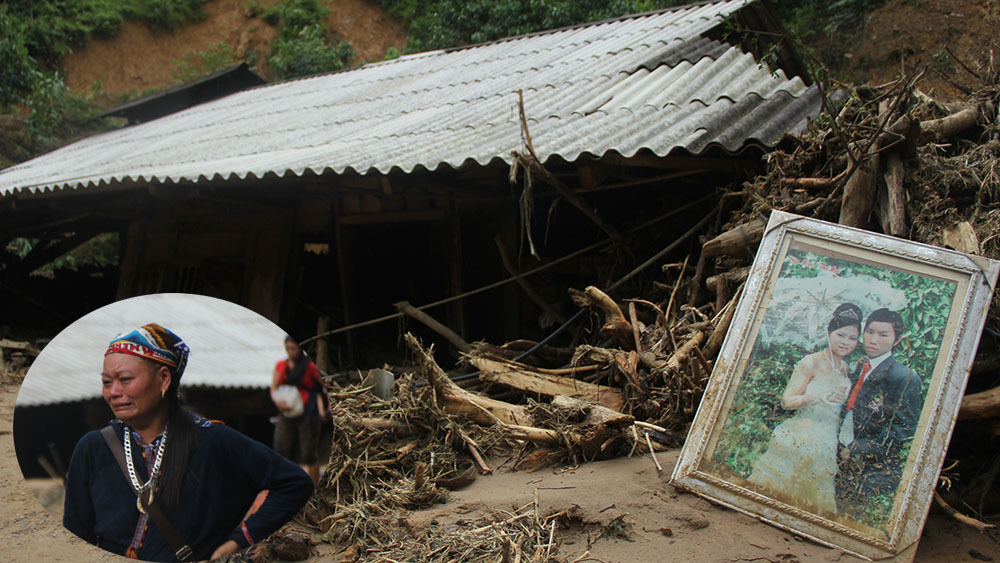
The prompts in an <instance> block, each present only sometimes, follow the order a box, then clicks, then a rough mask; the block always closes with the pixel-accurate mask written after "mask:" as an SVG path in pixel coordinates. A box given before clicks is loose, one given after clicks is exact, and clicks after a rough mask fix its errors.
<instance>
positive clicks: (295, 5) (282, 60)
mask: <svg viewBox="0 0 1000 563" xmlns="http://www.w3.org/2000/svg"><path fill="white" fill-rule="evenodd" d="M329 15H330V11H329V10H328V9H327V8H326V6H325V5H323V6H321V5H320V4H319V2H317V0H282V1H281V2H280V3H278V4H276V5H274V6H272V7H270V8H268V9H267V10H264V11H263V13H262V14H261V19H263V20H264V21H266V22H268V23H270V24H271V25H280V28H279V29H278V38H277V39H276V40H275V41H274V43H272V44H271V56H270V58H269V59H268V64H269V65H270V67H271V72H272V73H273V74H274V77H275V78H276V79H278V80H285V79H288V78H296V77H299V76H308V75H311V74H318V73H321V72H330V71H334V70H341V69H344V68H347V67H348V66H349V65H350V64H351V60H352V59H353V58H354V49H353V48H352V47H351V45H350V43H346V42H343V41H341V42H339V43H337V44H336V45H333V44H331V42H330V41H329V39H328V38H327V33H328V27H327V25H326V18H327V17H329Z"/></svg>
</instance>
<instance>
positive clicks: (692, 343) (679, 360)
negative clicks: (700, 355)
mask: <svg viewBox="0 0 1000 563" xmlns="http://www.w3.org/2000/svg"><path fill="white" fill-rule="evenodd" d="M704 341H705V333H704V332H696V333H694V334H693V335H692V336H691V337H690V338H688V340H687V342H685V343H684V344H682V345H681V347H680V348H678V349H677V351H676V352H674V355H673V356H670V359H669V360H667V364H666V367H667V369H674V370H679V369H681V368H683V367H684V366H686V365H687V362H688V359H690V358H691V354H693V353H694V351H695V350H696V349H697V348H698V346H699V345H701V343H702V342H704Z"/></svg>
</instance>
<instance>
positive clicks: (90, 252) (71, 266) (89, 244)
mask: <svg viewBox="0 0 1000 563" xmlns="http://www.w3.org/2000/svg"><path fill="white" fill-rule="evenodd" d="M40 244H42V245H44V244H45V243H44V242H43V241H41V240H39V239H35V238H23V237H18V238H15V239H13V240H11V241H10V242H9V243H7V246H6V249H5V250H6V251H7V252H9V253H11V254H14V255H16V256H17V257H18V258H24V257H25V256H27V255H28V254H29V253H31V251H32V250H33V249H34V248H35V247H37V246H38V245H40ZM119 247H120V242H119V237H118V233H101V234H99V235H97V236H95V237H93V238H91V239H90V240H88V241H86V242H84V243H83V244H81V245H80V246H77V247H76V248H74V249H73V250H71V251H69V252H67V253H66V254H63V255H62V256H60V257H58V258H56V259H55V260H53V261H51V262H49V263H48V264H45V265H43V266H41V267H39V268H38V269H37V270H36V271H38V272H46V273H52V272H55V271H56V270H73V271H76V270H80V269H81V268H107V267H109V266H117V265H118V254H119Z"/></svg>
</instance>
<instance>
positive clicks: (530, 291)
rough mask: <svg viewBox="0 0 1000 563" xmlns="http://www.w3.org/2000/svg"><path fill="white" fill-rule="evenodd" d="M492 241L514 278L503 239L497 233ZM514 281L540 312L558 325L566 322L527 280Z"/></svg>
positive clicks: (511, 264)
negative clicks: (546, 314)
mask: <svg viewBox="0 0 1000 563" xmlns="http://www.w3.org/2000/svg"><path fill="white" fill-rule="evenodd" d="M493 241H494V242H495V243H496V245H497V251H498V252H500V261H501V262H503V267H504V268H505V269H506V270H507V273H508V274H510V275H511V276H516V275H517V274H518V273H519V272H518V271H517V269H515V268H514V263H513V262H511V260H510V255H509V254H507V247H506V246H504V244H503V239H501V238H500V234H499V233H497V235H496V236H494V237H493ZM516 281H517V284H518V285H520V286H521V289H523V290H524V293H525V295H527V296H528V297H529V298H531V300H532V301H534V302H535V304H536V305H538V306H539V307H540V308H541V309H542V311H545V312H546V313H548V314H549V315H550V316H551V317H552V318H553V319H555V320H556V322H558V323H559V324H563V323H565V322H566V317H564V316H563V315H561V314H559V311H556V310H555V309H554V308H553V307H552V305H549V303H548V302H547V301H545V299H543V298H542V296H541V295H539V293H538V292H537V291H535V288H534V286H532V285H531V284H530V283H528V280H526V279H524V278H517V280H516Z"/></svg>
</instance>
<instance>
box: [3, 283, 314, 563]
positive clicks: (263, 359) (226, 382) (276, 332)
mask: <svg viewBox="0 0 1000 563" xmlns="http://www.w3.org/2000/svg"><path fill="white" fill-rule="evenodd" d="M327 401H328V398H327V394H326V393H325V392H324V389H323V382H322V378H321V376H320V373H319V371H318V370H317V368H316V366H315V364H314V363H313V362H312V361H311V360H310V359H309V356H308V355H306V354H305V353H304V351H303V350H302V349H301V348H300V347H299V346H298V344H296V342H295V341H294V340H293V339H291V338H289V337H287V336H286V334H285V332H284V331H283V330H282V329H281V328H279V327H278V326H277V325H275V324H274V323H272V322H271V321H269V320H268V319H266V318H264V317H262V316H261V315H259V314H257V313H255V312H253V311H251V310H249V309H246V308H244V307H241V306H239V305H235V304H233V303H230V302H228V301H223V300H220V299H215V298H212V297H205V296H201V295H191V294H181V293H167V294H156V295H146V296H141V297H135V298H131V299H126V300H123V301H119V302H116V303H112V304H110V305H107V306H105V307H102V308H100V309H98V310H96V311H93V312H92V313H89V314H88V315H86V316H84V317H82V318H80V319H79V320H77V321H76V322H74V323H73V324H71V325H70V326H68V327H67V328H66V329H64V330H63V331H62V332H60V333H59V334H58V335H57V336H56V337H55V338H53V339H52V341H51V342H49V343H48V344H47V345H46V346H45V348H44V349H43V350H42V351H41V352H40V353H39V355H38V357H37V358H36V359H35V361H34V363H32V365H31V368H30V369H29V370H28V373H27V375H26V376H25V378H24V382H23V383H22V385H21V388H20V391H19V393H18V396H17V401H16V406H15V409H14V446H15V450H16V453H17V459H18V463H19V465H20V467H21V472H22V474H23V475H24V477H25V479H27V480H28V482H29V484H30V485H31V488H32V490H34V491H35V492H36V495H37V496H38V498H39V500H40V501H41V502H42V504H43V505H44V506H45V508H46V509H47V510H48V511H49V512H50V513H52V514H53V515H55V516H56V517H57V518H59V519H60V520H61V522H62V524H63V526H64V527H65V528H66V529H68V530H69V531H70V532H72V533H73V534H75V535H77V536H79V537H80V538H82V539H84V540H86V541H87V542H89V543H91V544H94V545H96V546H98V547H100V548H102V549H104V550H107V551H109V552H111V553H115V554H118V555H123V556H127V557H130V558H137V559H140V560H146V561H176V560H181V561H202V560H206V559H215V558H218V557H221V556H224V555H228V554H231V553H235V552H237V551H239V550H241V549H243V548H246V547H248V546H250V545H252V544H255V543H257V542H260V541H262V540H264V539H265V538H267V537H268V536H269V535H271V534H272V533H273V532H275V531H276V530H278V529H279V528H281V527H282V526H283V525H284V524H285V523H286V522H288V521H289V520H290V519H291V518H292V516H294V515H295V514H296V513H297V512H298V511H299V510H300V509H301V508H302V507H303V506H304V505H305V504H306V502H307V501H308V500H309V497H310V496H311V494H312V492H313V489H314V486H315V484H316V482H317V481H318V479H319V470H320V464H319V463H318V460H319V459H321V457H320V441H321V438H322V437H324V434H325V435H326V436H325V437H326V438H328V437H329V432H330V428H329V424H328V423H327V420H328V418H329V417H328V413H329V408H328V403H327Z"/></svg>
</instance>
